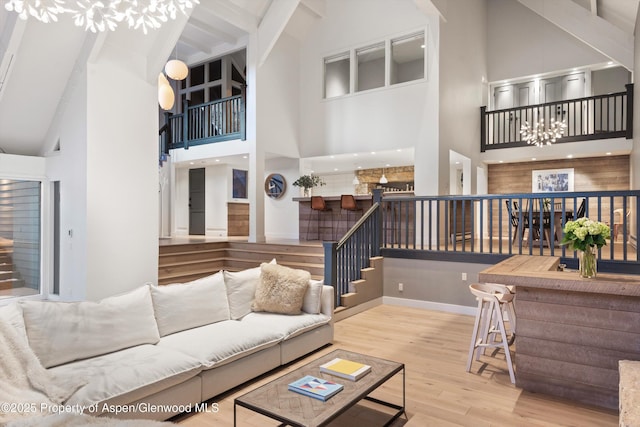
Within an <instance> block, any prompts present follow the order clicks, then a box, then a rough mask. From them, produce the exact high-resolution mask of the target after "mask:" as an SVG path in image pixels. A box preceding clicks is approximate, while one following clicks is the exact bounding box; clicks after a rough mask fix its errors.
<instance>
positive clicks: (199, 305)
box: [151, 271, 230, 337]
mask: <svg viewBox="0 0 640 427" xmlns="http://www.w3.org/2000/svg"><path fill="white" fill-rule="evenodd" d="M151 298H152V299H153V308H154V310H155V313H156V320H157V321H158V330H159V331H160V336H161V337H164V336H165V335H169V334H173V333H174V332H179V331H184V330H185V329H191V328H195V327H198V326H203V325H208V324H210V323H216V322H220V321H222V320H229V318H230V317H229V304H228V302H227V289H226V287H225V285H224V275H223V273H222V272H221V271H219V272H217V273H216V274H212V275H211V276H207V277H203V278H201V279H198V280H194V281H192V282H188V283H175V284H172V285H165V286H158V287H155V286H154V287H152V288H151Z"/></svg>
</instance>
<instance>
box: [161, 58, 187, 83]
mask: <svg viewBox="0 0 640 427" xmlns="http://www.w3.org/2000/svg"><path fill="white" fill-rule="evenodd" d="M164 71H165V73H167V76H169V78H171V79H173V80H184V79H186V78H187V75H188V74H189V68H188V67H187V64H185V63H184V62H182V61H180V60H179V59H172V60H170V61H168V62H167V63H166V65H165V66H164Z"/></svg>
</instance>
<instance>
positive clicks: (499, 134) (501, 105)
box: [489, 85, 514, 144]
mask: <svg viewBox="0 0 640 427" xmlns="http://www.w3.org/2000/svg"><path fill="white" fill-rule="evenodd" d="M513 107H514V93H513V86H512V85H507V86H499V87H497V88H495V89H494V91H493V108H494V110H505V109H508V108H513ZM513 119H514V117H513V112H511V111H504V112H498V113H495V114H494V115H493V134H491V133H490V134H489V138H492V139H490V142H491V143H494V144H500V143H503V142H510V141H514V139H513V130H514V124H513V122H514V120H513Z"/></svg>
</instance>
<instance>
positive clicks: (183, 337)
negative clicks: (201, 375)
mask: <svg viewBox="0 0 640 427" xmlns="http://www.w3.org/2000/svg"><path fill="white" fill-rule="evenodd" d="M278 316H280V317H287V316H283V315H281V314H279V315H278ZM281 337H282V334H280V333H278V332H276V331H272V330H270V329H269V328H265V327H262V326H261V325H258V324H245V323H242V322H240V321H236V320H227V321H224V322H218V323H212V324H210V325H205V326H200V327H199V328H193V329H188V330H186V331H182V332H179V333H177V334H172V335H167V336H166V337H162V338H161V339H160V342H159V343H158V346H160V347H168V348H171V349H174V350H177V351H182V352H184V353H185V354H188V355H189V356H192V357H194V358H196V359H198V360H200V361H201V362H202V363H203V365H204V366H205V367H206V368H211V367H213V366H214V365H215V366H218V365H222V364H225V363H229V362H232V361H233V360H236V359H239V358H241V357H243V356H246V355H249V354H252V353H255V352H256V351H259V350H262V349H263V348H267V347H270V346H273V345H276V344H277V343H278V342H280V340H281Z"/></svg>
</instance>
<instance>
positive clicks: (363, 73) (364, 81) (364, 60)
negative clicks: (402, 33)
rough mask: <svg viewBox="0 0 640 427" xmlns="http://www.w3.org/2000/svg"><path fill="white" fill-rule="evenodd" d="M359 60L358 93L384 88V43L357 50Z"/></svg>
mask: <svg viewBox="0 0 640 427" xmlns="http://www.w3.org/2000/svg"><path fill="white" fill-rule="evenodd" d="M356 57H357V58H358V85H357V86H358V89H357V92H360V91H363V90H368V89H375V88H377V87H382V86H384V68H385V64H384V43H378V44H376V45H373V46H368V47H364V48H362V49H358V50H356Z"/></svg>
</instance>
